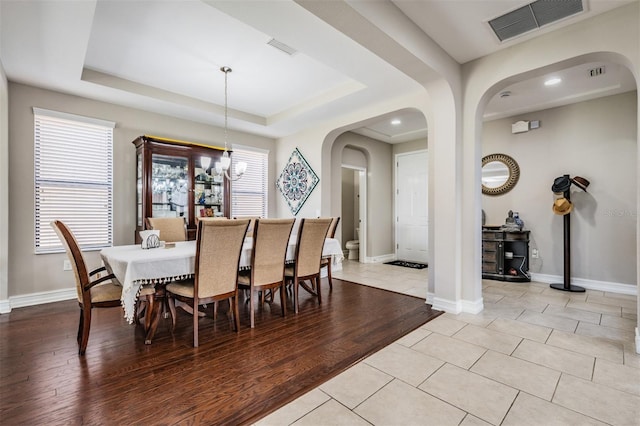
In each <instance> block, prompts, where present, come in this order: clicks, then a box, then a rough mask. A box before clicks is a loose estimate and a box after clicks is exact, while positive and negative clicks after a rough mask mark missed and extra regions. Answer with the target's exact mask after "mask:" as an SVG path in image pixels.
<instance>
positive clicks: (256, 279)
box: [238, 219, 295, 328]
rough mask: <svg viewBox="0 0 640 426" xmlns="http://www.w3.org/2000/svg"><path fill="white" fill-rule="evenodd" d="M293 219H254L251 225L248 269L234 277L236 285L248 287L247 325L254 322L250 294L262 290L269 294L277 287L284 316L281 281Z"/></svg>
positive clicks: (284, 299)
mask: <svg viewBox="0 0 640 426" xmlns="http://www.w3.org/2000/svg"><path fill="white" fill-rule="evenodd" d="M294 222H295V219H257V220H256V221H255V225H254V228H253V233H252V234H251V236H252V237H253V250H252V252H251V269H250V270H249V271H248V273H247V274H240V275H239V276H238V286H239V288H241V289H248V290H249V291H250V293H249V304H250V309H251V314H250V315H251V328H253V327H254V325H255V319H254V318H255V302H254V296H255V295H256V293H257V292H259V291H262V294H263V298H262V300H261V301H262V302H264V293H265V292H266V291H267V290H271V291H272V294H273V292H275V291H276V290H277V289H280V304H281V305H282V316H283V317H284V316H286V313H287V309H286V290H285V280H284V264H285V259H286V255H287V246H288V245H289V236H290V235H291V229H292V228H293V223H294Z"/></svg>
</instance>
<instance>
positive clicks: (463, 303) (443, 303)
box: [427, 292, 484, 315]
mask: <svg viewBox="0 0 640 426" xmlns="http://www.w3.org/2000/svg"><path fill="white" fill-rule="evenodd" d="M427 303H429V304H430V305H431V307H432V308H433V309H437V310H439V311H445V312H448V313H450V314H454V315H457V314H459V313H461V312H465V313H468V314H477V313H480V312H482V310H483V309H484V303H483V301H482V298H480V299H478V300H475V301H470V300H459V301H457V302H456V301H453V300H448V299H443V298H441V297H435V296H434V294H433V293H431V292H428V293H427Z"/></svg>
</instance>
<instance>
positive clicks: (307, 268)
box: [285, 218, 331, 313]
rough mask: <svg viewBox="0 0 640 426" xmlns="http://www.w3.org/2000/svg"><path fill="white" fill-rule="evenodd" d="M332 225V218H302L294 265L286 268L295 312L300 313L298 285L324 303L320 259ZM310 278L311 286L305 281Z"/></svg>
mask: <svg viewBox="0 0 640 426" xmlns="http://www.w3.org/2000/svg"><path fill="white" fill-rule="evenodd" d="M329 226H331V219H330V218H329V219H322V218H318V219H301V220H300V227H299V228H298V237H297V242H296V254H295V261H294V264H293V266H287V267H286V268H285V277H286V279H287V281H288V282H289V283H290V284H292V285H293V302H294V309H295V312H296V313H298V310H299V301H298V287H299V286H300V285H302V286H303V287H304V288H305V290H307V291H309V292H310V293H312V294H315V295H316V296H318V303H322V292H321V287H320V260H321V258H322V249H323V247H324V240H325V238H326V237H327V232H328V231H329ZM307 280H309V282H310V283H311V286H307V285H306V284H305V283H304V282H305V281H307Z"/></svg>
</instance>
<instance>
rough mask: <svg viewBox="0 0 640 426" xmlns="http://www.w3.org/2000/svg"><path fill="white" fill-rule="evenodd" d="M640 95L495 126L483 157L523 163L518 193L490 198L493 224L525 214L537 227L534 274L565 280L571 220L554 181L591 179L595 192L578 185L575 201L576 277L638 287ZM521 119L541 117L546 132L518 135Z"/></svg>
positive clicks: (486, 202)
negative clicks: (555, 208)
mask: <svg viewBox="0 0 640 426" xmlns="http://www.w3.org/2000/svg"><path fill="white" fill-rule="evenodd" d="M636 97H637V92H635V91H633V92H628V93H625V94H621V95H616V96H609V97H606V98H601V99H596V100H592V101H588V102H580V103H577V104H573V105H569V106H564V107H559V108H553V109H548V110H544V111H538V112H535V113H529V114H526V115H522V116H516V117H511V118H508V119H503V120H496V121H491V122H487V123H485V125H484V128H483V135H482V140H483V145H482V151H483V155H488V154H494V153H503V154H507V155H510V156H511V157H513V158H514V159H515V160H516V161H517V162H518V164H519V166H520V180H519V181H518V183H517V185H516V186H515V188H514V189H513V190H512V191H510V192H509V193H507V194H505V195H501V196H487V195H483V196H482V206H483V209H484V210H485V212H486V214H487V224H497V225H501V224H503V223H504V219H505V218H506V217H507V212H508V211H509V210H513V211H517V212H519V213H520V217H521V218H522V219H523V220H524V222H525V225H526V228H527V229H530V230H531V244H530V247H531V248H537V249H538V250H539V252H540V258H539V259H531V270H532V272H538V273H542V274H549V275H563V271H564V260H563V259H564V258H563V254H564V244H563V241H564V239H563V219H562V217H561V216H557V215H555V214H553V212H552V211H551V205H552V203H553V199H554V197H553V193H552V192H551V184H552V183H553V180H554V178H556V177H558V176H562V175H564V174H569V175H571V176H576V175H577V176H582V177H585V178H587V179H588V180H589V181H590V182H591V185H590V186H589V187H588V189H587V192H586V193H585V192H583V191H582V190H580V189H579V188H577V187H575V186H573V187H572V193H571V200H572V201H573V203H574V211H573V212H572V213H571V262H572V265H571V266H572V267H571V276H572V277H574V278H583V279H589V280H595V281H605V282H613V283H621V284H632V285H635V284H636V263H637V262H636V259H637V253H636V233H635V230H636V222H637V214H638V212H637V209H636V205H637V204H636V201H637V200H636V198H637V197H636V192H637V184H636V169H637V149H638V146H637V137H638V135H637V131H636V129H637V99H636ZM518 120H540V123H541V127H540V128H539V129H534V130H531V131H529V132H526V133H521V134H512V133H511V124H512V123H514V122H516V121H518Z"/></svg>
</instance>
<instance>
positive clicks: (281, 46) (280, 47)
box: [267, 38, 298, 56]
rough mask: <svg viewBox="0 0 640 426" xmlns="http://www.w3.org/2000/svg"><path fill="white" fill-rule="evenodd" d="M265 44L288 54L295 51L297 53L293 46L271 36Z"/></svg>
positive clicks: (291, 54) (292, 53)
mask: <svg viewBox="0 0 640 426" xmlns="http://www.w3.org/2000/svg"><path fill="white" fill-rule="evenodd" d="M267 44H268V45H269V46H273V47H275V48H276V49H278V50H280V51H281V52H284V53H286V54H287V55H289V56H293V55H295V54H296V53H298V51H297V50H296V49H294V48H293V47H291V46H287V45H286V44H284V43H283V42H281V41H278V40H276V39H275V38H272V39H271V40H269V41H268V42H267Z"/></svg>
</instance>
